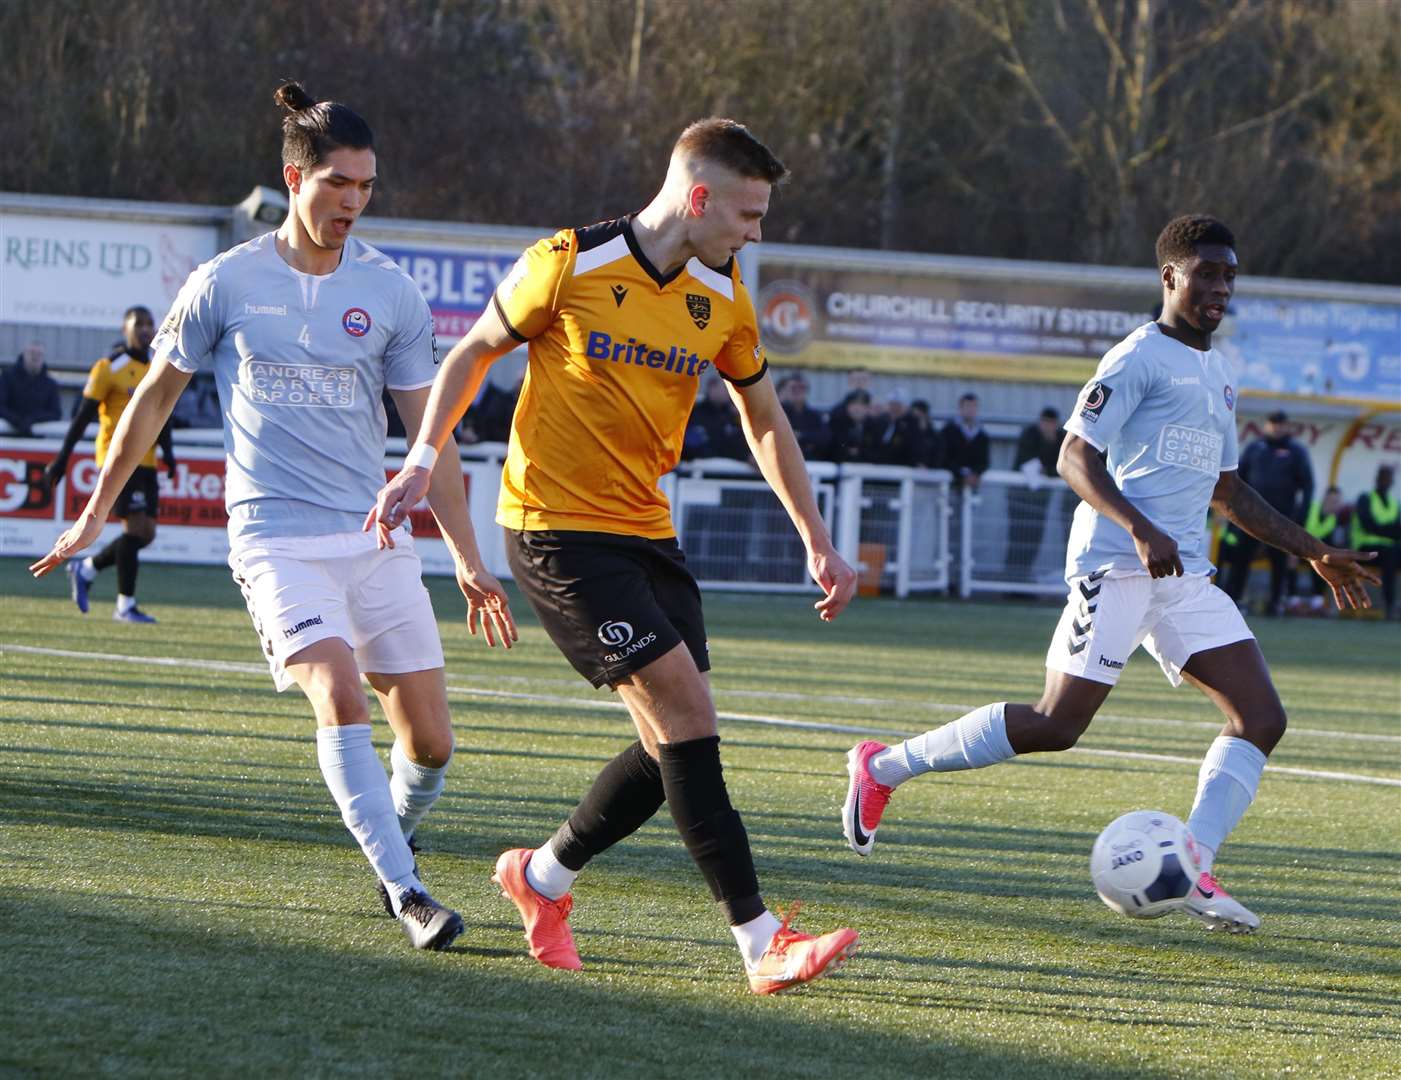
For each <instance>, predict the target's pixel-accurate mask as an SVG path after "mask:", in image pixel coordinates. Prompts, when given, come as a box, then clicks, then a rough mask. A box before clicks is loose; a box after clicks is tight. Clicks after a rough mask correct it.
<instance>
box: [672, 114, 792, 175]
mask: <svg viewBox="0 0 1401 1080" xmlns="http://www.w3.org/2000/svg"><path fill="white" fill-rule="evenodd" d="M672 153H673V154H681V155H683V156H685V157H688V158H695V159H699V160H702V161H708V162H710V163H712V164H714V165H719V166H721V167H722V168H725V169H729V170H730V171H731V172H734V173H738V174H739V175H740V176H743V177H745V178H746V179H750V180H767V181H768V182H769V183H770V184H779V183H782V182H783V181H784V180H785V179H787V177H788V167H787V166H786V165H784V164H783V162H781V161H779V160H778V158H776V157H775V156H774V153H773V151H772V150H770V149H769V148H768V147H767V146H765V145H764V144H763V143H761V142H760V141H759V140H758V139H756V138H755V137H754V134H753V132H751V131H750V130H749V129H748V128H747V127H745V126H744V125H743V124H741V123H739V122H738V121H736V120H726V119H724V118H723V117H719V116H711V117H707V118H706V119H704V120H697V121H696V122H695V123H694V124H691V125H690V126H689V127H687V128H686V130H685V131H683V132H682V133H681V137H680V138H679V139H677V140H676V146H675V147H673V149H672Z"/></svg>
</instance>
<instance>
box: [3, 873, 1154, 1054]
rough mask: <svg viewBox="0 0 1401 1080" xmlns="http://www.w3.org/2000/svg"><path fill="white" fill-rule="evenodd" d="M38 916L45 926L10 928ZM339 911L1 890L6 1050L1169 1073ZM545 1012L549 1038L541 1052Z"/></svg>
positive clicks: (814, 994)
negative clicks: (371, 928) (376, 923)
mask: <svg viewBox="0 0 1401 1080" xmlns="http://www.w3.org/2000/svg"><path fill="white" fill-rule="evenodd" d="M36 920H42V922H43V924H44V925H45V927H46V933H45V934H43V935H34V934H29V933H19V932H17V931H18V929H19V928H21V927H26V926H32V925H34V923H35V921H36ZM280 924H281V925H280ZM344 929H345V927H344V925H343V920H339V919H336V918H334V917H324V916H320V915H317V914H316V913H311V914H304V913H299V912H288V911H282V912H276V913H271V912H270V913H267V914H266V915H265V917H264V920H263V925H260V926H258V927H249V928H248V929H246V930H245V929H240V928H238V927H236V926H231V925H229V924H228V923H227V922H226V921H223V920H221V919H218V918H216V917H210V913H209V912H207V911H204V910H202V909H200V908H199V907H197V906H196V907H191V908H185V909H184V910H176V909H175V908H174V907H172V906H166V905H160V904H148V905H144V906H142V907H140V908H134V907H132V906H131V905H128V904H124V903H118V902H115V901H106V900H104V899H103V898H101V897H96V896H86V895H84V896H72V895H62V894H55V893H52V892H44V893H43V894H34V895H27V894H22V895H19V896H15V895H11V896H9V897H6V898H5V899H3V900H0V951H3V953H4V955H5V956H6V958H7V961H8V965H7V966H10V967H11V970H12V975H11V976H10V977H8V978H7V979H6V980H5V982H4V984H3V987H0V1006H3V1008H4V1011H5V1013H6V1015H8V1016H9V1017H10V1018H11V1020H12V1021H13V1023H12V1024H11V1025H7V1026H8V1027H9V1028H10V1034H9V1036H8V1037H7V1039H6V1045H5V1046H4V1047H3V1049H0V1064H3V1065H4V1066H6V1067H7V1068H10V1069H15V1070H22V1071H29V1070H33V1071H36V1072H38V1073H40V1074H54V1075H58V1074H63V1075H84V1074H89V1075H91V1074H97V1073H102V1074H104V1075H152V1074H157V1073H161V1074H170V1073H172V1072H177V1073H179V1074H181V1075H192V1074H199V1073H209V1074H214V1075H255V1074H272V1075H364V1076H383V1075H449V1074H451V1075H469V1076H492V1075H510V1076H523V1077H530V1076H571V1077H595V1076H597V1077H607V1078H609V1080H613V1078H616V1077H617V1076H619V1075H625V1074H627V1073H630V1072H635V1073H639V1074H641V1075H649V1076H681V1075H687V1076H694V1075H698V1074H706V1075H716V1076H804V1077H811V1076H823V1075H833V1074H837V1073H840V1072H842V1071H852V1072H859V1074H860V1075H862V1076H914V1075H920V1076H930V1075H945V1076H957V1077H997V1078H1002V1077H1006V1076H1008V1075H1014V1074H1015V1075H1017V1076H1019V1077H1024V1078H1034V1077H1048V1078H1057V1080H1058V1078H1061V1077H1064V1076H1066V1075H1074V1076H1076V1077H1084V1078H1087V1080H1108V1078H1111V1077H1128V1076H1133V1077H1135V1078H1140V1077H1141V1078H1148V1080H1156V1078H1159V1077H1166V1076H1168V1075H1173V1074H1174V1073H1175V1070H1168V1069H1156V1068H1154V1067H1152V1066H1151V1065H1146V1064H1142V1063H1139V1062H1138V1061H1136V1060H1134V1059H1136V1058H1137V1057H1138V1055H1137V1054H1135V1053H1133V1052H1132V1050H1131V1048H1129V1047H1125V1048H1123V1049H1122V1050H1121V1051H1118V1053H1117V1056H1119V1057H1121V1058H1122V1059H1123V1060H1122V1064H1108V1065H1106V1064H1096V1063H1092V1062H1089V1061H1086V1060H1084V1059H1083V1058H1080V1057H1075V1058H1069V1057H1066V1056H1064V1055H1062V1054H1057V1053H1055V1052H1054V1051H1051V1050H1049V1049H1047V1048H1044V1047H1042V1048H1039V1049H1030V1048H1026V1047H1021V1046H1009V1045H1007V1044H1006V1042H1005V1041H1002V1040H999V1039H997V1038H996V1037H993V1036H987V1037H985V1038H982V1039H978V1040H976V1041H975V1040H974V1039H971V1038H965V1040H964V1041H962V1042H955V1041H952V1040H949V1039H945V1038H940V1036H939V1035H938V1033H937V1032H931V1031H930V1030H928V1029H927V1027H926V1026H925V1025H923V1024H918V1023H910V1022H909V1020H910V1019H912V1018H905V1026H906V1029H905V1030H886V1029H881V1028H876V1027H872V1026H871V1025H870V1024H869V1023H868V1022H866V1021H863V1020H862V1019H860V1018H858V1017H854V1016H850V1015H846V1013H847V1009H846V1008H845V1007H846V1006H847V1005H848V1004H849V1003H850V1002H852V1001H853V1000H854V999H853V997H852V996H851V995H850V994H847V993H844V990H845V989H846V988H847V987H848V986H849V985H852V986H854V985H855V983H854V980H855V979H856V976H854V975H852V974H851V973H849V972H848V973H846V974H843V975H841V976H839V977H838V978H836V979H833V980H829V981H828V982H826V983H824V984H820V985H819V986H816V987H812V988H809V989H807V990H804V991H801V992H800V993H799V994H797V995H794V996H793V997H792V998H777V999H757V998H752V997H750V996H749V995H747V994H744V993H743V992H742V991H740V990H739V989H738V986H737V984H736V983H735V982H731V981H724V982H718V983H717V981H716V980H715V979H712V978H709V977H705V976H704V975H702V974H700V973H697V972H696V971H694V970H693V969H690V970H686V971H684V973H683V972H681V971H678V972H675V973H673V974H666V973H664V972H663V973H658V971H657V970H656V969H655V968H654V967H651V966H648V967H646V968H641V969H639V968H637V967H635V966H632V967H629V966H626V964H625V961H621V960H620V961H619V963H618V967H619V969H620V970H617V971H609V972H608V973H607V974H604V975H601V974H592V975H591V974H590V973H589V972H587V971H585V972H582V973H565V972H551V971H547V970H545V969H543V968H540V967H538V966H536V965H534V964H532V963H531V962H530V961H528V960H526V959H525V958H524V957H521V956H519V955H515V956H509V955H507V956H503V955H502V954H503V953H505V952H506V951H505V950H502V949H497V948H491V947H481V946H477V945H473V944H470V943H469V944H468V945H466V946H464V947H463V948H462V949H460V950H457V951H454V952H449V953H445V954H429V955H425V954H413V953H410V952H408V951H407V950H406V949H404V948H403V946H402V943H399V942H395V943H394V945H390V944H388V939H385V942H384V943H381V942H379V940H378V939H376V941H375V942H374V943H373V945H372V946H370V947H367V945H366V943H364V942H363V941H361V940H359V939H358V938H357V939H356V940H354V941H352V942H351V943H349V944H348V945H347V944H345V943H342V945H341V947H340V948H339V949H338V948H336V947H333V946H332V945H331V944H329V942H331V941H336V940H338V938H339V936H340V934H341V932H343V930H344ZM323 942H325V943H324V944H323ZM605 964H607V965H608V966H612V965H611V963H610V962H608V961H605ZM678 966H681V965H678ZM137 988H139V992H137ZM823 995H826V996H825V997H824V996H823ZM551 1032H553V1033H555V1034H556V1035H557V1036H558V1038H556V1039H552V1040H551V1041H550V1042H549V1044H548V1047H549V1049H548V1050H546V1052H544V1053H537V1052H535V1050H533V1049H532V1048H535V1049H539V1048H540V1047H541V1046H542V1043H541V1036H542V1034H544V1033H551ZM1111 1052H1112V1051H1111Z"/></svg>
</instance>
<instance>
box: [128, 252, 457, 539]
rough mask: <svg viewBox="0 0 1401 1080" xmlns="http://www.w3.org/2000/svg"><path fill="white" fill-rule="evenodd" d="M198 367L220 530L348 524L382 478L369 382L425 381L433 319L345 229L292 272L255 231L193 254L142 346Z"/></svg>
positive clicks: (300, 529) (378, 404)
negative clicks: (212, 433) (340, 242)
mask: <svg viewBox="0 0 1401 1080" xmlns="http://www.w3.org/2000/svg"><path fill="white" fill-rule="evenodd" d="M152 348H153V350H154V352H155V355H156V356H157V357H161V356H163V357H166V358H167V359H168V360H169V361H170V362H171V363H172V364H173V365H175V367H177V368H179V369H180V370H181V371H188V372H195V371H198V370H200V369H203V368H210V367H212V368H213V370H214V379H215V382H216V384H217V386H218V391H219V404H220V407H221V409H222V410H223V414H224V451H225V454H226V457H227V463H228V465H227V472H226V477H225V484H224V490H225V495H224V499H225V504H226V505H227V507H228V511H229V539H230V540H231V541H232V542H235V543H237V542H239V541H245V540H252V539H257V538H259V537H286V536H315V535H320V534H324V533H332V532H348V531H351V530H358V529H359V528H360V526H361V523H362V522H363V521H364V517H365V513H366V512H367V511H368V510H369V509H370V507H371V506H373V505H374V501H375V495H376V493H377V492H378V491H379V489H380V487H381V486H383V484H384V481H385V469H384V438H385V430H386V420H385V414H384V406H383V403H382V401H381V394H382V391H383V390H384V389H385V388H386V387H387V388H389V389H391V390H412V389H418V388H420V387H425V386H428V385H430V384H431V383H432V382H433V376H434V375H435V374H436V373H437V363H438V357H437V347H436V342H435V341H434V339H433V317H432V314H431V313H430V311H429V310H428V304H427V302H426V301H425V300H424V299H423V295H422V294H421V293H420V292H419V290H418V288H417V287H416V286H415V285H414V283H413V281H412V280H410V279H409V277H408V276H407V275H405V274H404V273H403V272H402V271H400V269H399V268H398V266H397V265H396V264H395V263H394V262H393V261H392V260H391V259H389V258H388V257H387V256H385V255H384V254H382V253H381V252H379V251H376V250H375V249H374V248H373V247H371V246H370V245H369V244H366V243H364V242H362V241H360V240H358V239H356V238H354V237H351V238H349V239H348V240H347V241H346V244H345V248H344V251H343V253H342V256H341V261H340V265H339V266H337V268H336V269H335V271H334V272H333V273H330V274H325V275H313V274H304V273H301V272H300V271H297V270H294V269H293V268H292V267H290V266H288V265H287V263H286V262H285V261H284V260H283V258H282V257H281V256H280V255H279V254H278V253H277V245H276V242H275V234H273V233H267V234H265V235H263V236H259V237H257V238H255V239H253V240H250V241H248V242H247V243H246V244H240V245H239V246H238V247H235V248H231V249H229V250H228V251H226V252H224V253H223V254H222V255H219V256H217V257H215V258H214V259H212V260H211V261H209V262H207V263H205V264H203V265H202V266H200V267H199V268H198V269H196V270H195V271H194V273H192V274H191V275H190V277H189V279H188V280H187V281H186V282H185V286H184V288H183V289H181V291H180V295H179V296H178V297H177V298H176V301H175V304H174V306H173V307H172V308H171V310H170V314H169V315H168V316H167V317H166V320H165V322H164V323H163V324H162V326H161V329H160V333H159V334H158V335H157V336H156V340H155V342H154V343H153V346H152Z"/></svg>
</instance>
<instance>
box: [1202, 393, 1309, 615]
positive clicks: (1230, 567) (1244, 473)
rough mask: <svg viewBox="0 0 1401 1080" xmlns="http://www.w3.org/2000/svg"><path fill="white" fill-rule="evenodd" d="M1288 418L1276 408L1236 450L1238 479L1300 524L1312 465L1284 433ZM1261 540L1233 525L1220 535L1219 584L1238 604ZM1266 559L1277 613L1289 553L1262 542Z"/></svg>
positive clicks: (1287, 576)
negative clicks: (1260, 432) (1260, 431)
mask: <svg viewBox="0 0 1401 1080" xmlns="http://www.w3.org/2000/svg"><path fill="white" fill-rule="evenodd" d="M1288 423H1289V417H1288V416H1286V415H1285V414H1284V413H1283V412H1282V411H1280V410H1278V409H1277V410H1275V411H1274V412H1272V413H1270V415H1269V417H1268V418H1267V419H1266V420H1265V434H1264V437H1263V438H1259V439H1256V440H1255V441H1254V442H1252V443H1250V444H1249V445H1248V446H1246V447H1245V449H1244V450H1242V451H1241V454H1240V478H1241V479H1242V480H1244V481H1245V482H1246V483H1247V484H1249V485H1250V486H1251V487H1252V488H1254V489H1255V490H1256V491H1257V492H1259V493H1260V497H1261V498H1262V499H1264V500H1265V501H1266V502H1267V503H1269V504H1270V506H1272V507H1273V508H1274V509H1276V510H1278V511H1279V512H1280V513H1281V514H1283V515H1284V516H1285V517H1287V518H1289V520H1290V521H1293V522H1296V523H1297V524H1299V525H1302V524H1303V523H1304V519H1305V517H1307V515H1308V511H1309V505H1310V504H1311V503H1312V502H1313V466H1312V465H1311V464H1310V462H1309V452H1308V451H1307V450H1305V449H1304V447H1303V446H1302V445H1300V444H1299V443H1298V442H1296V441H1295V440H1294V439H1291V438H1290V437H1289V428H1288V426H1287V425H1288ZM1259 548H1260V542H1259V541H1258V540H1256V539H1255V538H1254V537H1253V536H1250V535H1249V534H1248V533H1246V532H1244V531H1242V530H1241V529H1238V528H1237V527H1236V526H1235V525H1231V526H1229V527H1228V528H1227V530H1226V533H1225V535H1224V536H1223V537H1222V547H1221V557H1222V559H1223V560H1224V561H1225V563H1226V573H1225V575H1224V577H1225V581H1224V582H1223V583H1222V586H1221V587H1222V588H1223V589H1225V590H1226V595H1227V596H1229V597H1230V598H1231V599H1232V600H1234V601H1236V603H1240V600H1241V596H1242V594H1243V593H1244V592H1245V585H1246V582H1247V581H1248V580H1249V579H1250V564H1251V563H1252V562H1253V561H1254V559H1255V553H1256V552H1257V551H1258V550H1259ZM1265 551H1266V553H1267V554H1268V555H1269V559H1270V601H1269V607H1268V608H1267V610H1268V611H1269V612H1270V614H1271V615H1278V614H1280V613H1281V612H1282V611H1283V610H1284V588H1285V585H1286V584H1287V583H1288V581H1289V580H1290V579H1291V578H1292V576H1293V574H1292V569H1291V567H1290V565H1289V558H1290V557H1289V556H1288V555H1287V554H1285V552H1283V551H1281V550H1280V549H1279V548H1276V547H1273V546H1266V548H1265Z"/></svg>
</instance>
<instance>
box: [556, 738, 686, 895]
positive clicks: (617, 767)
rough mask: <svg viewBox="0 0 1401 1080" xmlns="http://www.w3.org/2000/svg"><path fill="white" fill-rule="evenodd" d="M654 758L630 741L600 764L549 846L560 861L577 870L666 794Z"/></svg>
mask: <svg viewBox="0 0 1401 1080" xmlns="http://www.w3.org/2000/svg"><path fill="white" fill-rule="evenodd" d="M665 797H666V796H665V794H664V793H663V791H662V774H661V770H660V768H659V767H658V765H657V763H656V762H655V761H654V760H653V759H652V757H651V756H650V755H649V754H648V753H647V751H646V750H645V749H643V746H642V743H641V742H635V743H633V744H632V745H631V746H629V747H628V748H627V749H626V750H624V751H623V752H622V753H621V754H619V755H618V756H617V757H615V758H614V759H613V760H612V761H610V762H609V763H608V764H607V765H605V766H604V767H603V771H602V772H600V773H599V774H598V777H597V779H595V780H594V782H593V787H591V788H589V793H588V794H587V795H585V796H584V798H583V799H582V800H581V801H580V803H579V805H578V806H576V807H575V808H574V812H573V813H572V814H570V815H569V820H568V821H566V822H565V823H564V824H563V825H561V826H560V827H559V831H558V832H556V833H555V836H554V839H553V840H552V841H551V842H550V847H551V849H552V850H553V851H554V853H555V858H556V859H558V860H559V862H560V865H561V866H564V867H566V868H567V869H569V870H574V871H576V872H577V871H579V870H582V869H583V868H584V865H585V864H586V863H587V862H588V861H589V860H590V859H592V858H593V857H594V856H595V855H597V854H599V853H600V852H603V851H607V850H608V849H609V848H610V847H612V846H613V845H614V844H616V843H617V842H618V841H619V840H622V839H623V838H624V837H627V836H631V835H632V834H633V833H635V832H636V831H637V830H638V829H640V828H641V827H642V826H643V825H645V824H646V823H647V822H648V821H650V820H651V818H652V815H653V814H655V813H656V812H657V810H658V809H660V808H661V805H662V801H663V800H664V799H665Z"/></svg>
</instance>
